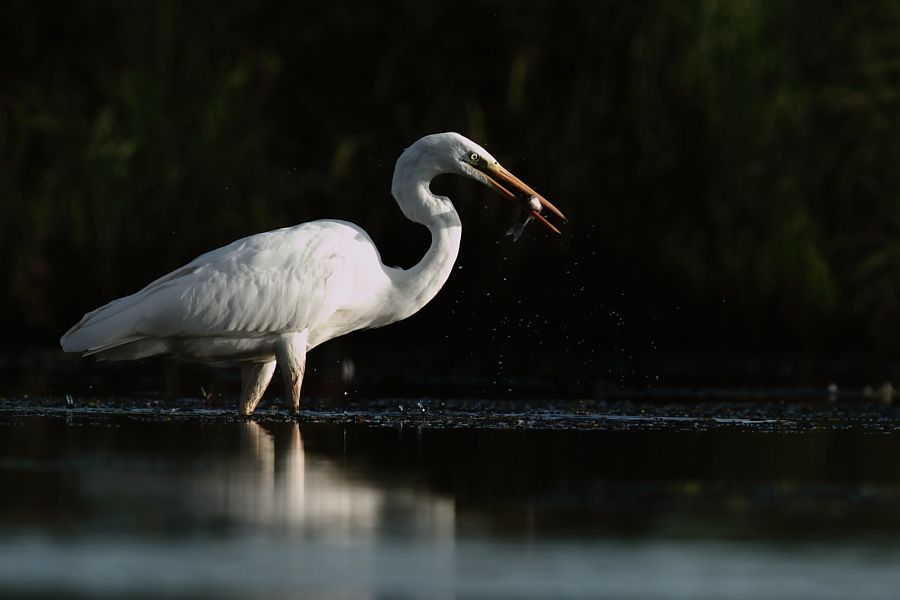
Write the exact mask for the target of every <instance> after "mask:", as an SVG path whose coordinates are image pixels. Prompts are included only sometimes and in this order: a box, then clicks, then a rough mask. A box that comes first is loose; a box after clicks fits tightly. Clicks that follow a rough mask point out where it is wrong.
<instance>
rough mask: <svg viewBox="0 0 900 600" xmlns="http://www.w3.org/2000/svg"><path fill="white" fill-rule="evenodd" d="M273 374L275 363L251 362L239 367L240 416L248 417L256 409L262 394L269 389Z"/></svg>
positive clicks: (272, 361)
mask: <svg viewBox="0 0 900 600" xmlns="http://www.w3.org/2000/svg"><path fill="white" fill-rule="evenodd" d="M274 372H275V361H274V360H269V361H267V362H253V363H246V364H243V365H241V401H240V405H239V409H240V411H241V414H242V415H244V416H245V417H246V416H249V415H250V414H251V413H253V411H254V410H255V409H256V405H257V404H259V400H260V398H262V395H263V392H265V391H266V388H267V387H269V382H270V381H271V380H272V373H274Z"/></svg>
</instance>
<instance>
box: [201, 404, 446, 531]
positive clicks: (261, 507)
mask: <svg viewBox="0 0 900 600" xmlns="http://www.w3.org/2000/svg"><path fill="white" fill-rule="evenodd" d="M240 435H241V444H240V445H241V452H240V453H239V455H238V456H236V457H233V459H232V460H230V461H227V462H224V463H220V464H219V465H218V466H217V467H216V468H214V469H212V470H210V471H209V472H208V475H207V476H205V477H202V478H200V480H199V481H196V480H195V483H196V485H195V486H194V490H193V493H192V494H191V496H192V498H193V501H194V503H195V506H194V508H195V510H197V511H199V512H203V511H210V510H211V511H214V512H215V513H217V515H216V516H217V517H219V518H222V519H224V520H225V521H226V522H227V523H228V524H229V525H230V526H237V527H240V526H252V527H260V526H271V527H273V528H278V529H287V530H289V531H291V532H293V533H300V534H305V535H316V536H322V535H324V536H328V537H332V538H334V537H353V538H354V539H358V538H359V537H372V538H375V537H378V536H382V535H385V534H388V535H395V534H400V535H411V536H414V537H423V538H428V539H433V540H434V541H435V542H437V543H441V544H447V542H448V541H452V539H453V538H454V536H455V528H456V511H455V505H454V502H453V499H452V498H449V497H446V496H440V495H437V494H434V493H433V492H431V491H429V490H427V489H425V487H424V485H425V484H424V483H418V484H417V483H416V482H415V481H410V478H409V477H405V478H403V480H402V481H397V482H396V483H395V484H389V485H385V481H384V479H395V478H397V475H396V473H394V474H389V473H387V472H384V473H381V474H379V473H378V469H377V467H372V466H371V465H365V464H361V463H359V462H358V461H356V460H354V459H353V458H348V457H347V456H346V454H344V455H342V456H340V457H328V456H323V455H322V454H320V453H310V452H307V451H306V449H305V448H304V443H303V436H302V434H301V429H300V426H299V425H298V424H297V423H285V424H278V425H265V426H263V425H260V424H259V423H256V422H253V421H248V422H245V423H242V424H241V434H240Z"/></svg>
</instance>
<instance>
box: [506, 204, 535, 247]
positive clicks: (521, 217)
mask: <svg viewBox="0 0 900 600" xmlns="http://www.w3.org/2000/svg"><path fill="white" fill-rule="evenodd" d="M526 207H527V208H526ZM541 208H542V207H541V201H540V200H538V199H537V196H528V200H526V202H525V207H522V208H520V209H519V214H518V216H517V217H516V221H515V223H513V224H512V226H511V227H510V228H509V230H508V231H507V232H506V235H511V236H512V238H513V241H514V242H517V241H519V237H521V235H522V232H523V231H525V226H526V225H528V224H529V223H530V222H531V221H532V220H533V219H534V213H539V212H541Z"/></svg>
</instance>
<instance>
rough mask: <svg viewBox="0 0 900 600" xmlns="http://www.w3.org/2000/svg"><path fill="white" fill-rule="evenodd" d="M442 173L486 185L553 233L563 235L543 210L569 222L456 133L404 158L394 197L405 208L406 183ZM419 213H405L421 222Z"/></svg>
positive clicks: (428, 140) (421, 144)
mask: <svg viewBox="0 0 900 600" xmlns="http://www.w3.org/2000/svg"><path fill="white" fill-rule="evenodd" d="M441 173H457V174H459V175H464V176H466V177H469V178H470V179H474V180H475V181H479V182H481V183H483V184H484V185H486V186H488V187H490V188H492V189H494V190H495V191H497V192H498V193H499V194H500V195H501V196H503V197H504V198H506V199H507V200H509V201H510V202H512V203H513V204H514V205H515V206H517V207H518V208H519V209H521V210H522V211H523V212H524V213H525V214H527V215H530V216H531V217H533V218H534V219H536V220H537V221H539V222H540V223H541V224H542V225H543V226H544V227H546V228H548V229H549V230H550V231H553V232H556V233H559V229H558V228H557V227H556V226H555V225H553V224H552V223H550V222H549V221H548V220H547V219H546V218H545V217H544V216H543V215H541V214H540V213H541V210H542V209H544V208H546V209H547V210H548V211H549V212H551V213H553V214H554V215H555V216H557V217H559V218H560V219H562V220H566V217H565V215H563V213H562V212H561V211H560V210H559V209H558V208H556V207H555V206H553V204H551V203H550V202H549V201H547V199H545V198H544V197H543V196H541V195H540V194H539V193H537V192H536V191H534V190H533V189H532V188H531V187H529V186H528V185H526V184H525V183H524V182H523V181H522V180H521V179H519V178H518V177H516V176H515V175H513V174H512V173H510V172H509V171H507V170H506V169H505V168H504V167H503V166H502V165H501V164H500V163H499V162H497V159H495V158H494V157H493V156H491V154H490V153H489V152H488V151H487V150H485V149H484V148H482V147H481V146H479V145H478V144H476V143H475V142H473V141H472V140H470V139H468V138H467V137H465V136H462V135H460V134H458V133H453V132H448V133H435V134H432V135H426V136H425V137H423V138H421V139H419V140H417V141H416V142H415V143H414V144H413V145H412V146H410V147H409V148H407V149H406V150H405V151H404V152H403V154H401V155H400V158H399V159H398V161H397V169H396V170H395V172H394V184H393V186H392V191H393V192H394V197H395V198H397V199H398V201H399V202H401V207H403V206H404V205H405V203H404V202H403V201H402V200H401V198H403V194H404V190H405V184H407V183H408V182H409V181H410V180H413V179H421V180H430V179H431V178H432V177H434V176H436V175H439V174H441ZM417 210H419V209H418V207H417V206H414V205H408V206H407V207H406V208H405V209H404V212H406V213H407V216H408V217H409V218H411V219H413V220H417V219H416V218H415V213H416V211H417ZM407 211H409V212H407Z"/></svg>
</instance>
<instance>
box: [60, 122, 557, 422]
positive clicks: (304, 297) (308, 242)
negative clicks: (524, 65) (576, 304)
mask: <svg viewBox="0 0 900 600" xmlns="http://www.w3.org/2000/svg"><path fill="white" fill-rule="evenodd" d="M442 173H455V174H457V175H464V176H466V177H470V178H472V179H474V180H476V181H480V182H481V183H483V184H485V185H487V186H490V187H492V188H494V189H495V190H497V191H498V192H499V193H500V194H501V195H502V196H504V197H506V198H507V199H509V200H510V201H512V202H513V203H514V204H516V205H517V206H518V207H519V208H520V210H522V211H524V213H525V214H526V215H528V216H530V217H533V218H534V219H536V220H538V221H539V222H541V223H542V224H543V225H544V226H546V227H548V228H549V229H551V230H553V231H556V232H557V233H558V229H556V227H554V226H553V225H552V224H550V223H549V222H548V221H547V220H546V219H545V218H544V217H543V216H542V215H541V214H540V209H541V208H542V207H544V208H547V209H548V210H549V211H550V212H552V213H554V214H555V215H556V216H558V217H560V218H562V219H565V217H564V216H563V214H562V213H561V212H560V211H559V209H557V208H556V207H555V206H553V205H552V204H550V203H549V202H548V201H547V200H545V199H544V198H543V197H542V196H541V195H540V194H538V193H537V192H535V191H534V190H533V189H531V188H530V187H528V186H527V185H525V184H524V183H523V182H522V181H521V180H519V179H518V178H517V177H515V176H514V175H512V174H511V173H510V172H509V171H507V170H506V169H504V168H503V167H502V166H500V164H499V163H498V162H497V161H496V160H495V159H494V158H493V157H492V156H491V155H490V154H489V153H488V152H487V151H486V150H485V149H484V148H482V147H481V146H479V145H478V144H476V143H474V142H472V141H471V140H469V139H467V138H465V137H463V136H462V135H459V134H458V133H438V134H434V135H428V136H425V137H423V138H421V139H419V140H418V141H416V142H415V143H414V144H413V145H412V146H410V147H409V148H407V149H406V150H405V151H404V152H403V153H402V154H401V155H400V158H399V159H398V160H397V165H396V167H395V168H394V179H393V182H392V184H391V193H392V194H393V196H394V199H395V200H396V201H397V204H399V205H400V209H401V210H402V211H403V214H404V215H406V217H407V218H408V219H410V220H412V221H414V222H416V223H420V224H422V225H424V226H426V227H427V228H428V229H429V231H430V232H431V246H430V247H429V249H428V251H427V252H426V253H425V256H424V258H422V260H421V261H419V263H418V264H417V265H415V266H414V267H412V268H410V269H408V270H404V269H399V268H393V267H387V266H385V265H384V264H382V262H381V258H380V256H379V254H378V250H377V248H375V244H374V243H373V242H372V240H371V239H370V238H369V236H368V235H367V234H366V232H365V231H363V230H362V229H361V228H359V227H357V226H356V225H354V224H352V223H347V222H345V221H336V220H322V221H312V222H309V223H304V224H302V225H296V226H294V227H287V228H284V229H278V230H275V231H269V232H267V233H259V234H256V235H251V236H249V237H246V238H243V239H240V240H237V241H235V242H232V243H231V244H228V245H227V246H224V247H222V248H219V249H218V250H213V251H212V252H208V253H206V254H203V255H201V256H199V257H197V258H196V259H194V260H193V261H191V262H190V263H188V264H187V265H185V266H184V267H182V268H180V269H177V270H175V271H173V272H172V273H169V274H168V275H166V276H164V277H161V278H159V279H157V280H156V281H154V282H153V283H151V284H150V285H148V286H147V287H145V288H144V289H142V290H141V291H139V292H137V293H135V294H132V295H130V296H126V297H124V298H119V299H118V300H113V301H112V302H110V303H109V304H106V305H105V306H102V307H100V308H98V309H97V310H94V311H92V312H89V313H87V314H86V315H84V317H83V318H82V319H81V321H79V322H78V324H77V325H75V326H74V327H72V328H71V329H70V330H69V331H67V332H66V334H65V335H63V336H62V338H61V339H60V344H61V345H62V348H63V350H65V351H66V352H82V353H84V354H85V355H89V354H96V355H97V356H98V357H99V358H101V359H108V360H126V359H139V358H144V357H148V356H153V355H158V354H171V355H176V356H180V357H185V358H190V359H195V360H200V361H203V362H208V363H219V364H226V365H227V364H235V363H236V364H239V365H240V366H241V379H242V391H241V398H240V411H241V413H242V414H244V415H249V414H251V413H252V412H253V410H254V409H255V408H256V405H257V403H258V402H259V400H260V398H261V397H262V395H263V392H264V391H265V390H266V387H267V386H268V385H269V381H270V380H271V378H272V373H273V372H274V370H275V365H276V363H277V364H278V365H279V366H280V367H281V371H282V373H283V374H284V379H285V385H286V387H287V394H288V400H289V402H290V409H291V412H292V413H293V414H296V413H297V411H298V410H299V407H300V385H301V383H302V381H303V372H304V370H305V367H306V353H307V352H309V351H310V350H311V349H313V348H315V347H316V346H318V345H319V344H321V343H322V342H325V341H327V340H330V339H332V338H336V337H338V336H340V335H344V334H345V333H350V332H351V331H355V330H357V329H366V328H371V327H381V326H384V325H388V324H389V323H394V322H396V321H399V320H401V319H405V318H406V317H408V316H410V315H412V314H414V313H415V312H417V311H418V310H419V309H420V308H422V307H423V306H425V304H427V303H428V301H430V300H431V299H432V298H433V297H434V296H435V294H437V292H438V290H440V289H441V286H443V285H444V282H445V281H447V277H448V276H449V275H450V271H451V269H452V267H453V263H454V262H455V261H456V257H457V254H458V253H459V242H460V233H461V225H460V220H459V215H458V214H457V212H456V210H455V209H454V208H453V204H452V203H451V202H450V199H449V198H447V197H445V196H438V195H435V194H433V193H432V192H431V190H430V189H429V184H430V182H431V180H432V179H433V178H434V177H436V176H437V175H440V174H442Z"/></svg>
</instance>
